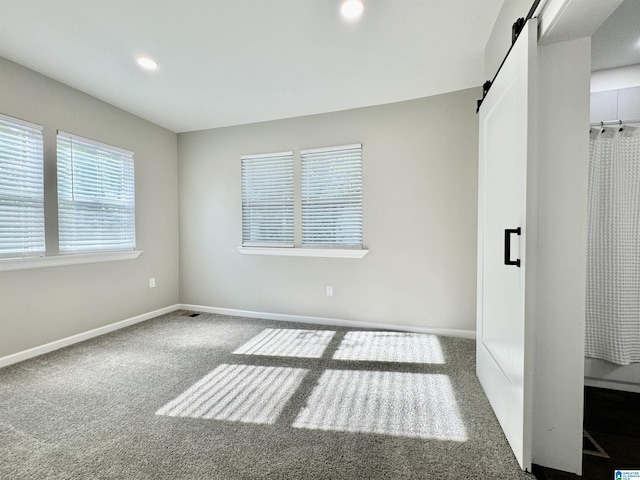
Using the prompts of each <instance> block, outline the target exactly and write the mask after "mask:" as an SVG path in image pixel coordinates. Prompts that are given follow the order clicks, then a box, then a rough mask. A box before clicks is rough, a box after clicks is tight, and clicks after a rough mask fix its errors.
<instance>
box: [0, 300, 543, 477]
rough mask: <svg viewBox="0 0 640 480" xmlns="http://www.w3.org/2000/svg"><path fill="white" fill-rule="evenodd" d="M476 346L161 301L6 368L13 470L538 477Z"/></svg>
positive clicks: (3, 382)
mask: <svg viewBox="0 0 640 480" xmlns="http://www.w3.org/2000/svg"><path fill="white" fill-rule="evenodd" d="M474 348H475V345H474V342H473V341H472V340H466V339H460V338H449V337H436V336H432V335H420V334H408V333H397V332H374V331H365V330H358V329H346V328H337V327H328V326H316V325H309V324H293V323H284V322H275V321H265V320H255V319H247V318H239V317H229V316H221V315H212V314H202V315H200V316H198V317H188V316H185V315H183V314H181V312H174V313H172V314H168V315H163V316H161V317H158V318H155V319H152V320H149V321H146V322H143V323H140V324H137V325H134V326H132V327H129V328H126V329H123V330H119V331H117V332H113V333H111V334H108V335H104V336H101V337H98V338H94V339H92V340H88V341H86V342H83V343H80V344H76V345H73V346H71V347H67V348H64V349H61V350H58V351H55V352H52V353H49V354H46V355H42V356H40V357H37V358H33V359H30V360H27V361H24V362H21V363H19V364H15V365H12V366H9V367H6V368H3V369H0V478H2V479H12V480H13V479H53V478H55V479H90V478H109V479H165V478H166V479H225V480H227V479H228V480H232V479H263V478H269V479H501V480H504V479H520V478H522V479H532V478H533V477H532V476H530V475H528V474H525V473H523V472H521V471H520V469H519V468H518V465H517V463H516V461H515V459H514V457H513V455H512V453H511V451H510V449H509V447H508V445H507V442H506V440H505V438H504V436H503V434H502V432H501V430H500V427H499V425H498V422H497V420H496V418H495V416H494V414H493V412H492V410H491V407H490V405H489V404H488V401H487V399H486V397H485V396H484V395H483V393H482V389H481V387H480V385H479V383H478V381H477V379H476V376H475V373H474V372H475V366H474V359H475V349H474Z"/></svg>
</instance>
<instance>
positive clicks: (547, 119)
mask: <svg viewBox="0 0 640 480" xmlns="http://www.w3.org/2000/svg"><path fill="white" fill-rule="evenodd" d="M590 51H591V43H590V38H589V37H586V38H581V39H577V40H572V41H567V42H560V43H554V44H550V45H543V46H541V47H540V50H539V52H540V57H539V65H540V67H539V71H540V77H539V123H538V129H539V130H538V139H539V142H538V145H539V150H538V162H539V163H538V175H539V178H538V181H539V187H538V188H539V199H538V222H539V225H538V232H539V237H538V263H537V266H536V267H537V272H536V275H537V282H536V287H535V288H536V314H535V316H536V325H535V330H536V354H535V356H536V361H535V380H534V398H533V409H534V410H533V411H534V422H533V423H534V432H533V433H534V440H533V462H534V463H537V464H540V465H544V466H548V467H552V468H556V469H558V470H565V471H569V472H575V473H580V472H581V470H582V423H583V418H582V414H583V376H584V364H583V357H584V318H585V285H586V238H587V236H586V209H587V176H588V128H587V124H588V123H589V76H590V65H591V59H590Z"/></svg>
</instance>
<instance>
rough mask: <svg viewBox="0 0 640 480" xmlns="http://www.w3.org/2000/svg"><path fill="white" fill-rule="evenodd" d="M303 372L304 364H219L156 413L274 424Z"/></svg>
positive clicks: (296, 386) (297, 385) (304, 371)
mask: <svg viewBox="0 0 640 480" xmlns="http://www.w3.org/2000/svg"><path fill="white" fill-rule="evenodd" d="M306 373H307V370H306V369H303V368H285V367H263V366H251V365H227V364H222V365H220V366H219V367H217V368H216V369H215V370H213V371H212V372H211V373H209V374H208V375H206V376H205V377H203V378H202V379H201V380H199V381H198V382H196V383H195V384H194V385H192V386H191V387H190V388H189V389H187V390H186V391H185V392H184V393H182V394H181V395H179V396H178V397H177V398H176V399H174V400H172V401H171V402H169V403H167V404H166V405H165V406H163V407H162V408H161V409H160V410H158V411H157V412H156V415H167V416H171V417H192V418H204V419H214V420H229V421H237V422H246V423H260V424H273V423H275V422H276V420H277V418H278V416H279V415H280V413H281V411H282V408H283V407H284V405H285V403H286V402H287V400H288V399H289V398H291V396H292V395H293V394H294V393H295V391H296V389H297V388H298V387H299V385H300V382H301V381H302V379H303V378H304V376H305V374H306Z"/></svg>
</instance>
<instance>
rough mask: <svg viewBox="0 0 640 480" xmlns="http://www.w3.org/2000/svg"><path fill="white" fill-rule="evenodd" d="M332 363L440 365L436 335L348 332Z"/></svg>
mask: <svg viewBox="0 0 640 480" xmlns="http://www.w3.org/2000/svg"><path fill="white" fill-rule="evenodd" d="M333 358H334V360H356V361H375V362H404V363H435V364H444V363H445V362H444V356H443V354H442V347H441V346H440V340H439V339H438V337H437V336H436V335H429V334H425V333H404V332H348V333H347V334H346V335H345V337H344V339H343V340H342V342H341V343H340V346H339V347H338V350H337V351H336V353H335V354H334V355H333Z"/></svg>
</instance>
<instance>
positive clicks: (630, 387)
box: [584, 377, 640, 393]
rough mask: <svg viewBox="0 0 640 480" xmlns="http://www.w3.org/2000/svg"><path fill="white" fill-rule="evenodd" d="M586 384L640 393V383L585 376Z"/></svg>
mask: <svg viewBox="0 0 640 480" xmlns="http://www.w3.org/2000/svg"><path fill="white" fill-rule="evenodd" d="M584 384H585V385H586V386H587V387H599V388H607V389H609V390H621V391H623V392H634V393H640V384H637V383H628V382H618V381H616V380H603V379H601V378H589V377H585V379H584Z"/></svg>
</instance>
